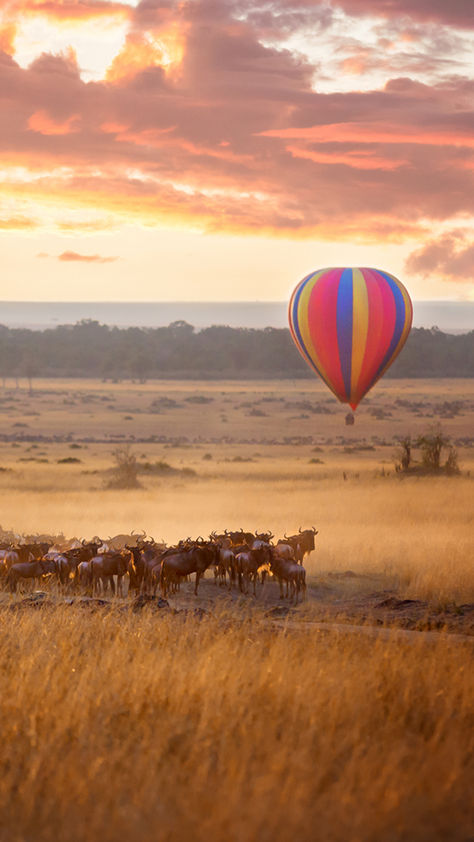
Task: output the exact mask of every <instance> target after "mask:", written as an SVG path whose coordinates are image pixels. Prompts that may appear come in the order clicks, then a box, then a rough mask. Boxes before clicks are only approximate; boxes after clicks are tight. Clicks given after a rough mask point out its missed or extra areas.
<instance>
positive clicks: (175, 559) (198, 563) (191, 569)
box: [160, 541, 219, 596]
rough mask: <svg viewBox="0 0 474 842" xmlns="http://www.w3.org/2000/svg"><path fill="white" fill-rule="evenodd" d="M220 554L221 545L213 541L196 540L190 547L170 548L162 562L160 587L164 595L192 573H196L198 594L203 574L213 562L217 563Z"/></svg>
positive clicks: (195, 588)
mask: <svg viewBox="0 0 474 842" xmlns="http://www.w3.org/2000/svg"><path fill="white" fill-rule="evenodd" d="M218 555H219V547H218V545H217V544H214V543H213V542H211V541H207V542H202V543H201V542H197V541H196V542H194V543H193V544H192V545H191V546H189V547H188V548H184V549H176V550H174V551H172V550H168V551H167V552H166V553H165V554H164V555H163V556H162V562H161V572H160V587H161V591H162V594H163V596H166V595H167V593H168V592H169V590H170V588H171V587H173V586H177V585H179V583H180V582H181V580H182V579H184V577H185V576H190V575H191V573H195V574H196V579H195V583H194V593H195V594H196V595H197V592H198V586H199V580H200V578H201V576H202V575H203V574H204V573H205V571H206V570H207V568H208V567H210V566H211V564H215V563H216V561H217V558H218Z"/></svg>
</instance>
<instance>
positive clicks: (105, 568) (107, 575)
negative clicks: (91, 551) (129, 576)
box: [90, 550, 131, 596]
mask: <svg viewBox="0 0 474 842" xmlns="http://www.w3.org/2000/svg"><path fill="white" fill-rule="evenodd" d="M130 559H131V554H130V552H129V551H128V550H124V551H122V552H108V553H103V554H102V555H96V556H94V558H92V559H91V563H90V564H91V579H92V592H93V593H97V592H98V591H99V585H100V584H101V585H102V589H103V591H104V592H105V591H106V589H107V585H110V589H111V591H112V594H113V595H114V596H115V583H114V576H116V577H117V595H119V596H123V587H122V582H123V577H124V576H125V574H126V573H127V572H128V567H129V563H130Z"/></svg>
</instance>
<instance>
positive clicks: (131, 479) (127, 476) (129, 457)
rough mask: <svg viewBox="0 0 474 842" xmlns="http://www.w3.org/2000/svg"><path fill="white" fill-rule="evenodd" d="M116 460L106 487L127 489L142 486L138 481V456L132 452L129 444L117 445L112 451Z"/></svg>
mask: <svg viewBox="0 0 474 842" xmlns="http://www.w3.org/2000/svg"><path fill="white" fill-rule="evenodd" d="M112 455H113V457H114V460H115V468H113V470H112V475H111V477H110V479H109V481H108V483H107V484H106V488H115V489H125V488H141V487H142V486H141V483H140V482H139V481H138V465H137V457H136V456H135V454H134V453H132V449H131V447H130V445H129V444H124V445H121V446H120V447H116V448H115V450H114V451H113V453H112Z"/></svg>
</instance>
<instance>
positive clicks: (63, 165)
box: [0, 0, 474, 258]
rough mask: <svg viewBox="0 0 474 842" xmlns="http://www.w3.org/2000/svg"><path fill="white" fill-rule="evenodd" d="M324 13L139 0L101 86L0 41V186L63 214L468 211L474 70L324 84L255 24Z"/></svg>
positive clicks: (378, 217)
mask: <svg viewBox="0 0 474 842" xmlns="http://www.w3.org/2000/svg"><path fill="white" fill-rule="evenodd" d="M403 2H404V3H405V0H403ZM53 5H54V4H53ZM58 5H60V6H61V5H64V4H58ZM73 5H74V3H73ZM85 5H86V6H87V7H88V8H90V7H91V5H92V6H93V5H94V4H91V3H90V2H88V3H87V2H86V3H85ZM355 5H356V6H357V8H358V9H359V12H360V13H362V12H361V10H362V8H366V7H365V6H363V4H362V2H361V3H359V4H358V5H357V4H355ZM405 5H406V3H405ZM414 5H415V4H414ZM421 5H422V6H423V7H424V3H422V4H421ZM435 6H436V4H435ZM36 8H37V9H38V8H40V6H39V4H36ZM96 8H97V4H96ZM324 8H325V9H326V10H327V9H329V12H327V14H326V13H325V14H324V15H323V14H322V12H321V9H322V7H320V6H318V7H317V10H319V11H320V12H321V15H319V13H317V10H315V7H314V4H312V3H311V2H309V0H308V2H303V1H302V0H293V2H291V3H288V2H284V0H278V1H277V0H273V2H272V1H271V0H268V2H267V0H259V2H256V3H250V2H248V0H240V2H239V3H235V2H230V0H193V2H188V3H173V2H165V0H141V2H140V3H138V5H137V6H136V8H135V9H134V10H133V11H132V13H131V22H130V31H129V33H128V36H127V38H126V39H125V43H124V44H123V48H122V49H121V50H120V51H119V52H118V55H117V58H116V60H115V61H114V62H113V63H112V65H111V67H110V69H109V75H108V78H107V79H106V80H102V81H98V82H97V81H96V82H88V83H86V82H84V81H83V79H82V78H81V74H80V69H79V68H78V66H77V61H76V59H75V55H74V53H72V52H69V53H66V54H64V55H51V54H47V53H45V54H43V55H41V56H40V57H39V58H37V59H36V60H35V61H34V62H32V63H31V64H30V66H29V67H25V68H24V67H20V66H19V64H17V63H16V62H15V60H14V58H12V57H11V56H9V55H7V54H6V53H0V88H1V90H2V91H3V92H5V93H4V95H3V97H4V98H3V101H2V125H1V128H0V167H2V168H3V169H9V170H10V171H11V172H12V176H11V178H9V179H8V180H4V181H3V182H2V183H1V184H0V194H1V195H2V196H3V197H4V198H5V199H8V200H9V201H12V202H17V203H18V205H17V206H18V207H21V205H20V204H19V203H20V202H22V201H23V202H24V201H25V200H27V201H32V202H36V203H44V204H45V205H47V206H48V207H50V204H51V202H54V203H55V205H56V208H57V210H58V214H57V215H58V216H59V213H60V210H61V207H64V208H65V209H66V208H67V210H68V212H69V211H70V212H71V214H73V215H72V216H67V224H68V225H71V226H74V217H75V216H77V218H78V219H79V218H82V220H84V217H85V218H87V215H88V214H89V213H91V212H99V213H100V214H101V215H103V216H104V217H106V218H107V219H110V220H111V224H112V222H117V223H120V224H123V223H124V222H130V221H132V222H133V223H134V224H142V225H146V226H148V225H166V224H170V225H176V224H182V225H186V226H191V227H193V228H195V229H198V230H206V231H208V230H221V231H231V232H234V231H238V232H247V233H259V232H261V233H263V232H265V233H273V234H279V233H284V234H285V235H289V236H293V237H299V236H306V237H308V236H315V235H317V236H320V237H325V236H329V235H330V236H334V237H336V238H342V237H351V238H354V237H356V238H359V239H360V238H364V237H365V238H366V239H370V238H372V237H374V236H378V237H379V238H390V237H396V236H399V237H400V238H403V237H405V236H413V234H414V233H418V234H419V233H420V232H422V231H423V230H424V229H427V228H428V229H429V226H430V225H432V223H433V221H442V222H445V221H446V220H448V219H450V218H451V217H453V216H456V215H460V214H473V215H474V183H473V181H474V170H473V167H472V161H473V152H472V150H473V148H474V142H473V140H472V138H473V135H474V132H473V129H474V120H473V109H472V101H473V96H474V82H473V81H472V80H471V79H468V78H465V77H463V76H460V75H457V76H445V77H443V78H442V79H437V80H436V81H435V82H431V83H428V82H425V83H421V82H420V81H417V80H415V79H412V78H410V77H409V76H408V75H401V76H397V77H395V78H392V79H390V80H389V81H388V82H387V83H386V84H384V85H383V86H380V87H374V88H373V89H371V90H367V91H359V90H351V91H346V92H339V91H338V92H332V93H321V92H319V91H318V90H317V79H316V89H315V65H314V63H313V62H312V61H311V60H310V59H309V58H308V57H307V56H303V55H301V54H300V53H298V52H297V51H295V50H294V49H289V47H288V45H286V46H284V42H282V41H281V40H279V41H278V46H274V45H272V43H273V42H272V43H270V37H269V40H265V41H263V40H262V35H261V33H262V32H263V28H266V32H267V34H268V36H270V29H271V26H272V17H279V18H280V21H279V23H278V26H277V30H278V31H277V35H276V36H275V38H276V39H277V40H278V39H279V38H280V36H281V33H282V31H283V29H285V27H288V31H290V30H291V28H292V27H299V26H303V25H306V23H307V22H308V21H309V20H310V19H311V15H312V14H313V15H316V19H317V21H318V22H319V27H320V29H323V28H324V27H326V29H327V28H328V27H330V26H331V21H332V19H333V12H332V11H331V9H330V7H329V6H327V4H325V5H324ZM383 8H384V10H385V11H386V13H387V14H388V11H387V10H388V9H389V6H388V5H385V6H383ZM417 19H418V18H417ZM284 21H286V23H284ZM211 23H212V25H211ZM277 36H278V38H277ZM346 47H347V45H344V49H346ZM349 47H350V49H351V50H353V39H352V40H351V43H350V45H349ZM349 47H347V48H349ZM173 50H174V52H173ZM344 55H345V54H344V53H341V56H340V57H339V55H338V60H339V58H340V60H343V57H344ZM350 55H353V56H356V52H352V53H351V54H350ZM362 58H364V56H362ZM368 58H370V56H368ZM368 58H367V55H366V59H367V60H368ZM170 61H171V63H170ZM349 69H351V68H349ZM355 69H356V67H355V65H354V66H353V67H352V70H353V71H354V70H355ZM20 168H21V171H22V174H21V176H20V175H15V173H18V172H19V169H20ZM24 171H26V172H27V175H26V176H25V175H24ZM45 173H49V175H45ZM15 207H16V206H15ZM14 215H18V214H17V213H16V212H15V214H14ZM68 230H70V231H73V230H74V228H73V227H71V228H69V229H68ZM84 230H86V229H84V227H82V232H84ZM91 230H93V229H91ZM77 232H78V233H80V232H81V226H80V225H79V224H78V226H77ZM90 257H92V258H94V257H96V256H95V255H91V256H90Z"/></svg>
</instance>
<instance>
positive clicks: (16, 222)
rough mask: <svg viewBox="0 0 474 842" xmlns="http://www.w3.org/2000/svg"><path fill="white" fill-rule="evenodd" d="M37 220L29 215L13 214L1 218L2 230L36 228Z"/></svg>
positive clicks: (0, 225)
mask: <svg viewBox="0 0 474 842" xmlns="http://www.w3.org/2000/svg"><path fill="white" fill-rule="evenodd" d="M37 225H38V223H37V221H36V220H34V219H30V218H29V217H27V216H11V217H7V218H3V219H2V218H0V231H25V230H28V229H31V228H36V227H37Z"/></svg>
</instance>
